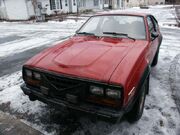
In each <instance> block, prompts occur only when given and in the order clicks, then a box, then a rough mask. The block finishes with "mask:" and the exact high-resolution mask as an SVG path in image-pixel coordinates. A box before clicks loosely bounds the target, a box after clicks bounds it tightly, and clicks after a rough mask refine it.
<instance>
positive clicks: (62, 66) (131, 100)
mask: <svg viewBox="0 0 180 135" xmlns="http://www.w3.org/2000/svg"><path fill="white" fill-rule="evenodd" d="M161 41H162V35H161V33H160V30H159V26H158V22H157V20H156V19H155V18H154V17H153V16H152V15H150V14H140V13H137V14H131V13H117V14H114V13H113V14H101V15H95V16H92V17H90V18H89V19H88V20H87V21H86V23H84V25H83V26H82V27H81V28H80V29H79V30H78V31H77V32H76V34H75V35H74V36H72V37H71V38H69V39H68V40H66V41H64V42H63V43H60V44H58V45H56V46H54V47H52V48H48V49H46V50H44V51H42V52H41V53H39V54H37V55H36V56H34V57H33V58H31V59H30V60H29V61H28V62H26V63H25V65H24V66H23V79H24V82H25V83H24V84H23V85H22V86H21V88H22V90H23V92H24V93H25V94H26V95H28V96H29V98H30V100H32V101H34V100H40V101H42V102H45V103H48V104H51V105H56V106H64V107H67V108H70V109H73V110H77V111H82V112H88V113H92V114H96V115H100V116H104V117H108V118H120V117H121V116H122V115H124V114H126V116H127V119H128V120H130V121H137V120H139V119H140V117H141V116H142V113H143V108H144V102H145V97H146V94H147V93H148V91H149V74H150V71H151V66H155V65H156V64H157V62H158V53H159V47H160V44H161Z"/></svg>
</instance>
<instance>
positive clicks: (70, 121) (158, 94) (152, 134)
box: [0, 6, 180, 135]
mask: <svg viewBox="0 0 180 135" xmlns="http://www.w3.org/2000/svg"><path fill="white" fill-rule="evenodd" d="M128 11H137V12H149V13H152V14H153V15H155V16H156V18H157V20H158V21H159V22H160V26H161V31H162V33H163V42H162V45H161V48H160V54H159V63H158V65H157V66H156V67H154V68H152V73H151V76H150V78H151V79H150V92H149V95H147V97H146V103H145V109H144V113H143V116H142V118H141V119H140V120H139V121H138V122H136V123H134V124H130V123H128V122H127V121H126V120H123V121H122V122H121V123H117V124H111V123H108V122H105V121H101V120H98V121H92V120H91V119H89V118H88V117H85V116H81V117H80V118H77V119H76V118H71V117H70V116H69V115H68V112H66V110H60V111H59V110H58V111H57V110H54V109H53V108H50V107H48V106H47V105H45V104H44V103H41V102H39V101H35V102H31V101H29V99H28V97H27V96H25V95H24V94H23V92H22V90H21V89H20V84H22V82H23V81H22V78H21V71H19V72H16V73H13V74H11V75H5V76H3V77H1V78H0V108H1V110H3V111H4V112H7V113H10V114H12V115H14V116H16V117H17V118H20V119H22V120H23V121H24V122H26V123H28V124H29V125H31V126H32V127H34V128H36V129H38V130H40V131H41V132H43V133H44V134H48V135H49V134H52V135H58V134H60V133H61V134H65V133H71V134H75V135H85V134H92V135H103V134H108V135H179V134H180V115H179V113H178V109H177V106H176V104H175V102H174V99H173V97H172V85H171V82H172V81H173V83H179V82H177V81H176V80H175V79H178V80H180V76H176V77H174V78H173V77H172V76H171V74H172V73H179V71H177V69H180V67H177V68H176V69H174V68H171V67H172V66H173V65H176V66H178V65H179V64H176V63H175V62H177V61H180V60H179V59H180V57H179V59H177V60H175V59H176V58H177V57H176V56H177V55H179V54H180V36H179V35H180V29H175V28H174V27H170V26H168V27H166V26H164V25H163V23H164V22H165V23H166V22H168V19H169V18H173V17H174V15H173V12H174V9H173V8H170V7H169V6H155V7H151V8H150V9H139V8H132V9H128ZM5 24H7V23H5ZM53 24H55V25H54V26H56V25H61V24H60V23H53ZM12 25H13V24H12ZM22 25H24V24H22ZM38 25H39V26H41V25H43V26H42V29H46V30H47V28H46V24H38ZM74 25H78V23H77V24H74ZM31 26H32V25H31ZM54 26H53V27H54ZM0 27H3V26H1V25H0ZM24 27H26V26H24ZM35 27H37V26H36V25H35ZM47 27H48V26H47ZM59 27H60V26H59ZM74 27H76V26H74ZM37 28H38V27H37ZM24 29H25V28H24ZM34 29H35V28H34ZM67 31H68V30H67ZM0 46H1V45H0ZM0 51H1V49H0ZM171 69H174V70H171ZM170 70H171V71H170ZM170 79H171V81H170ZM177 85H178V84H177ZM66 113H67V116H66Z"/></svg>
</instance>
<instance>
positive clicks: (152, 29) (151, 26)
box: [147, 16, 155, 32]
mask: <svg viewBox="0 0 180 135" xmlns="http://www.w3.org/2000/svg"><path fill="white" fill-rule="evenodd" d="M147 22H148V28H149V31H150V32H153V31H155V29H154V24H153V21H152V19H151V17H150V16H148V17H147Z"/></svg>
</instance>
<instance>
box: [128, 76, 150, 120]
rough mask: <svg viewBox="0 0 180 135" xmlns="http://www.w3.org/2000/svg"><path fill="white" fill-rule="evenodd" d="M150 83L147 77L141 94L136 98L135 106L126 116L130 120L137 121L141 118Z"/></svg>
mask: <svg viewBox="0 0 180 135" xmlns="http://www.w3.org/2000/svg"><path fill="white" fill-rule="evenodd" d="M148 84H149V79H146V80H145V82H144V84H143V86H142V88H141V94H140V95H139V97H138V99H137V100H136V102H135V104H134V106H133V108H132V109H131V110H130V111H129V112H128V113H127V114H126V118H127V120H128V121H129V122H135V121H138V120H139V119H140V118H141V116H142V114H143V110H144V103H145V98H146V93H147V90H148Z"/></svg>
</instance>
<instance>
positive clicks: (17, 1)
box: [0, 0, 34, 20]
mask: <svg viewBox="0 0 180 135" xmlns="http://www.w3.org/2000/svg"><path fill="white" fill-rule="evenodd" d="M33 14H34V12H33V6H32V3H31V1H28V0H0V18H1V19H11V20H27V19H29V18H30V16H31V15H33Z"/></svg>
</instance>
